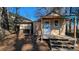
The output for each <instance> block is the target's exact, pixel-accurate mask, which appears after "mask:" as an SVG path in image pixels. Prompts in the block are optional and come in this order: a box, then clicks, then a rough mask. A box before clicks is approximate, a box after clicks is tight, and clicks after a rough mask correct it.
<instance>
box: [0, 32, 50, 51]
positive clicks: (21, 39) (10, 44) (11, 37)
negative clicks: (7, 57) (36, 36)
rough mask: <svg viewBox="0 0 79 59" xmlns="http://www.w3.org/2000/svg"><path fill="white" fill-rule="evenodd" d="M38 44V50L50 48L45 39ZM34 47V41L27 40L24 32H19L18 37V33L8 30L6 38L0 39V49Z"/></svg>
mask: <svg viewBox="0 0 79 59" xmlns="http://www.w3.org/2000/svg"><path fill="white" fill-rule="evenodd" d="M7 34H8V35H7ZM17 38H18V40H17ZM36 44H37V48H38V49H36V51H48V50H49V46H48V44H47V43H46V42H45V41H42V42H41V41H39V42H36ZM33 49H34V46H33V43H32V42H27V40H26V39H25V36H24V33H19V35H18V37H17V35H16V34H11V33H9V32H8V31H7V32H6V36H5V38H4V39H2V40H1V41H0V51H33Z"/></svg>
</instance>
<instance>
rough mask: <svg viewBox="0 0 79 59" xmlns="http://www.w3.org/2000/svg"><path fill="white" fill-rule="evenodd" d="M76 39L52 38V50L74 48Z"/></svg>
mask: <svg viewBox="0 0 79 59" xmlns="http://www.w3.org/2000/svg"><path fill="white" fill-rule="evenodd" d="M74 43H75V41H74V40H68V39H50V45H51V50H52V51H68V50H74Z"/></svg>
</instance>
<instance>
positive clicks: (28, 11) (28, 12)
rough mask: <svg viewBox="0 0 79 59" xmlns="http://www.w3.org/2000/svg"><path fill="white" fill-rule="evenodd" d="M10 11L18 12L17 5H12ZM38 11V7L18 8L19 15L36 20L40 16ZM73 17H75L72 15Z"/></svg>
mask: <svg viewBox="0 0 79 59" xmlns="http://www.w3.org/2000/svg"><path fill="white" fill-rule="evenodd" d="M75 9H76V8H73V11H74V10H75ZM63 10H64V9H63ZM9 11H10V12H13V13H16V9H15V7H14V8H13V7H12V9H9ZM36 11H37V7H20V9H19V10H18V13H19V15H21V16H23V17H25V18H28V19H30V20H32V21H36V20H38V17H36ZM42 13H43V12H42ZM68 13H69V12H68ZM71 18H73V17H71Z"/></svg>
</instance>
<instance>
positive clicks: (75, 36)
mask: <svg viewBox="0 0 79 59" xmlns="http://www.w3.org/2000/svg"><path fill="white" fill-rule="evenodd" d="M74 38H76V16H75V19H74Z"/></svg>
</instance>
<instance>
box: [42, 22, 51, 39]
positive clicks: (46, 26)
mask: <svg viewBox="0 0 79 59" xmlns="http://www.w3.org/2000/svg"><path fill="white" fill-rule="evenodd" d="M50 32H51V25H50V23H49V21H45V22H44V24H43V37H45V38H49V36H50Z"/></svg>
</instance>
